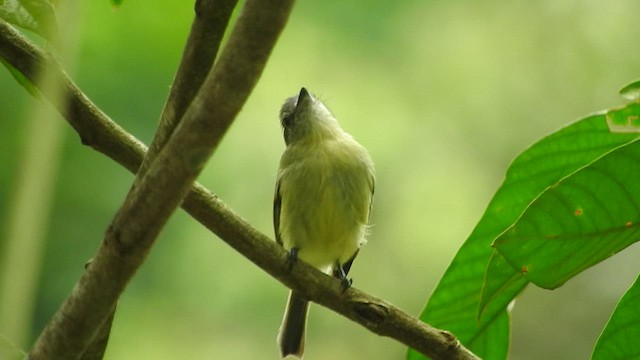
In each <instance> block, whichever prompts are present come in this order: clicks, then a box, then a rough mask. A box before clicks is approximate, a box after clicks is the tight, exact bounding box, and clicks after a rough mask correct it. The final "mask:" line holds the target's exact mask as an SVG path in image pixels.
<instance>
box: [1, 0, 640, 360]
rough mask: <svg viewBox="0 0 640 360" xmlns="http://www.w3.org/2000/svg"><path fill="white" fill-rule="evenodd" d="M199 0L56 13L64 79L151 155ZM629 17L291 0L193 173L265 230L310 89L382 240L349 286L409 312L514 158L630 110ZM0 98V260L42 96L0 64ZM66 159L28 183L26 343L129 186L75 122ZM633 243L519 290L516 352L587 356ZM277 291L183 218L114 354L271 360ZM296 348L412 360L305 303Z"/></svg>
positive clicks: (623, 278) (633, 60) (626, 6)
mask: <svg viewBox="0 0 640 360" xmlns="http://www.w3.org/2000/svg"><path fill="white" fill-rule="evenodd" d="M191 5H192V4H191V3H190V2H188V3H187V2H169V1H158V2H135V1H125V2H124V3H123V4H122V6H121V7H119V8H117V9H115V10H114V8H113V7H112V6H111V5H110V4H109V2H108V1H106V0H105V1H91V2H86V3H85V2H80V1H75V2H74V1H62V2H61V3H60V4H59V13H60V16H61V18H60V19H59V24H60V26H61V28H62V33H63V38H66V39H70V44H67V46H69V47H72V48H75V52H76V53H77V57H75V58H73V59H64V61H63V62H64V64H65V67H66V68H67V69H68V71H69V72H70V73H71V75H72V77H73V78H74V79H76V81H77V83H78V84H79V86H80V87H81V88H82V89H83V90H84V91H85V92H86V93H87V94H88V95H89V96H90V97H91V98H92V99H93V100H94V101H95V102H96V103H97V104H98V105H99V106H101V107H102V108H103V110H105V111H106V112H107V114H109V115H110V116H111V117H112V118H113V119H114V120H116V121H117V122H118V123H120V124H121V125H122V126H124V127H125V128H126V129H127V130H128V131H130V132H132V133H133V134H134V135H136V136H137V137H139V138H140V139H141V140H143V141H144V142H146V143H148V142H149V141H150V139H151V137H152V135H153V131H154V127H155V125H156V122H157V118H158V116H159V113H160V111H161V108H162V105H163V103H164V100H165V97H166V93H167V91H168V87H169V85H170V82H171V79H172V76H173V73H174V71H175V68H176V66H177V62H178V60H179V57H180V54H181V51H182V46H183V43H184V40H185V38H186V35H187V32H188V29H189V26H190V21H191V17H192V8H191ZM638 11H640V4H638V3H637V2H635V1H616V2H610V1H604V0H599V1H588V2H586V1H578V0H575V1H562V2H555V1H536V2H531V1H525V0H521V1H512V2H498V1H462V0H459V1H447V2H444V1H443V2H433V1H428V2H425V1H403V2H390V3H389V2H385V1H380V0H376V1H367V2H356V1H347V2H330V3H327V2H304V1H300V2H299V3H298V4H297V5H296V8H295V10H294V12H293V15H292V18H291V20H290V24H289V26H288V28H287V29H286V30H285V32H284V34H283V35H282V37H281V39H280V42H279V44H278V46H277V47H276V49H275V52H274V54H273V57H272V58H271V61H270V62H269V64H268V66H267V68H266V70H265V73H264V75H263V78H262V80H261V82H260V83H259V84H258V86H257V88H256V90H255V92H254V94H253V95H252V96H251V98H250V99H249V102H248V103H247V104H246V105H245V108H244V110H243V112H242V113H241V115H240V117H239V118H238V119H237V121H236V123H235V124H234V126H233V127H232V128H231V130H230V132H229V134H228V136H227V137H226V138H225V140H224V142H223V144H222V145H221V147H220V149H219V150H218V151H217V152H216V154H215V155H214V158H213V159H212V161H211V162H210V163H209V165H208V166H207V168H206V169H205V171H204V173H203V175H202V176H201V178H200V181H201V182H202V183H203V184H205V185H206V186H207V187H208V188H210V189H211V190H213V191H214V192H215V193H216V194H218V195H219V196H220V197H221V198H222V199H223V200H224V201H225V202H227V203H228V204H229V205H230V206H232V207H233V208H234V209H235V210H236V211H237V212H239V213H240V214H242V215H243V216H244V217H245V218H247V219H248V220H249V221H250V222H251V223H252V224H254V225H255V226H256V227H257V228H258V229H260V230H261V231H263V232H265V233H267V234H272V232H273V231H272V228H271V207H272V204H271V200H272V199H271V198H272V194H273V184H274V176H275V171H276V168H277V164H278V160H279V156H280V153H281V152H282V150H283V147H284V145H283V141H282V137H281V133H280V129H279V125H278V120H277V113H278V110H279V107H280V105H281V103H282V101H283V100H284V99H285V98H286V97H288V96H291V95H293V94H295V93H296V92H297V91H298V89H299V87H300V86H302V85H304V86H307V87H308V88H309V89H310V90H311V91H313V92H315V93H316V94H317V95H319V96H320V97H321V98H322V99H323V100H324V101H325V102H326V103H327V104H328V105H329V107H330V108H331V109H332V110H333V112H334V114H335V115H336V116H337V117H338V119H339V120H340V121H341V123H342V125H343V127H344V128H345V129H346V130H347V131H349V132H350V133H352V134H353V135H354V136H355V137H356V138H357V139H358V140H359V141H360V142H361V143H362V144H363V145H365V146H366V147H367V148H368V149H369V151H370V152H371V155H372V157H373V158H374V161H375V162H376V166H377V171H378V182H377V185H376V199H375V200H376V202H375V206H374V213H373V219H372V222H373V224H374V226H373V228H372V234H371V236H370V241H369V244H368V245H367V246H366V247H365V248H364V250H363V251H362V252H361V254H360V256H359V258H358V261H357V262H356V264H355V266H354V267H353V269H352V275H353V278H354V279H355V282H354V286H356V287H358V288H361V289H363V290H365V291H367V292H369V293H371V294H373V295H376V296H379V297H381V298H384V299H386V300H388V301H390V302H392V303H394V304H396V305H398V306H400V307H401V308H403V309H405V310H406V311H408V312H410V313H413V314H416V315H417V314H419V313H420V312H421V311H422V308H423V306H424V303H425V302H426V299H427V297H428V296H429V294H430V293H431V291H432V290H433V288H434V287H435V285H436V283H437V281H438V279H439V278H440V277H441V275H442V273H443V272H444V270H445V269H446V267H447V265H448V264H449V262H450V260H451V259H452V257H453V255H454V254H455V252H456V251H457V249H458V248H459V246H460V245H461V244H462V242H463V241H464V240H465V238H466V237H467V236H468V235H469V233H470V231H471V230H472V229H473V227H474V225H475V223H476V222H477V221H478V219H479V218H480V216H481V215H482V213H483V211H484V208H485V207H486V205H487V203H488V201H489V200H490V198H491V196H492V194H493V192H494V191H495V190H496V188H497V187H498V186H499V184H500V183H501V181H502V177H503V174H504V171H505V169H506V168H507V166H508V164H509V163H510V161H511V160H512V159H513V158H514V157H515V156H516V155H517V154H518V153H519V152H521V151H522V150H524V149H525V148H526V147H527V146H528V145H530V144H532V143H533V142H535V141H536V140H538V139H539V138H541V137H542V136H544V135H546V134H548V133H550V132H552V131H554V130H556V129H557V128H559V127H560V126H563V125H565V124H567V123H569V122H570V121H572V120H573V119H576V118H578V117H582V116H584V115H586V114H587V113H590V112H592V111H595V110H600V109H605V108H610V107H613V106H618V105H620V104H622V103H624V102H625V101H623V100H622V99H621V98H620V97H619V96H618V95H617V89H618V88H619V87H620V86H622V85H624V84H627V83H628V82H629V81H630V80H632V79H635V78H637V77H638V76H639V74H640V62H639V61H638V56H637V39H638V38H639V37H640V28H638V26H637V21H636V18H637V17H636V15H635V14H637V13H638ZM65 34H67V36H66V37H65V36H64V35H65ZM0 84H2V86H0V167H1V168H2V169H3V170H2V171H0V246H2V245H4V239H5V234H6V232H7V231H6V229H7V221H5V220H6V219H7V216H6V214H8V212H9V209H10V206H11V201H12V194H14V193H15V189H16V188H17V187H18V186H19V185H20V180H19V177H18V169H19V163H20V161H21V159H22V156H23V155H22V154H23V151H24V144H25V142H26V140H25V139H26V137H27V136H29V131H30V130H29V128H27V126H26V122H27V119H29V118H30V117H32V116H34V111H33V108H34V107H35V105H36V103H37V100H35V99H34V98H32V97H30V96H28V95H27V93H26V92H25V91H24V89H23V88H21V87H20V86H19V85H18V84H17V83H16V82H15V81H14V79H13V78H12V77H11V76H10V75H9V74H8V72H7V71H4V70H3V71H0ZM55 121H62V120H61V119H59V118H58V117H56V119H55ZM60 151H61V156H60V157H59V159H58V161H59V163H57V164H55V165H56V166H57V167H58V169H57V171H56V173H55V174H56V176H52V177H51V178H42V179H40V180H39V181H42V183H43V186H44V184H53V186H54V194H53V199H52V207H51V209H48V211H49V214H50V215H49V219H48V227H47V229H46V245H45V246H46V247H45V249H44V253H45V254H44V257H43V258H42V260H40V259H39V257H37V256H34V259H33V261H36V262H40V261H42V263H41V268H40V272H41V273H40V285H39V289H38V293H37V296H36V302H35V305H34V306H35V309H34V310H33V325H32V336H36V335H37V334H38V333H39V332H40V330H41V328H42V327H43V326H44V324H46V322H47V321H48V319H49V317H50V316H51V315H52V313H53V312H54V311H55V310H56V308H57V307H58V305H59V304H60V303H61V302H62V300H63V299H64V298H65V297H66V295H67V294H68V292H69V291H70V290H71V287H72V286H73V284H74V283H75V281H76V280H77V278H78V276H79V275H80V273H81V272H82V269H83V268H82V266H83V264H84V262H85V261H86V260H87V259H89V258H90V257H91V256H92V254H93V253H94V251H95V249H96V247H97V245H98V243H99V241H100V240H101V238H102V234H103V232H104V230H105V228H106V226H107V225H108V223H109V221H110V220H111V218H112V216H113V215H114V213H115V211H116V210H117V208H118V206H119V204H120V203H121V201H122V199H123V198H124V195H125V193H126V191H127V190H128V187H129V185H130V182H131V180H132V179H133V178H132V176H131V175H130V174H129V173H128V172H126V171H125V170H123V169H121V168H119V166H117V165H116V164H114V163H112V162H111V161H110V160H108V159H106V158H105V157H103V156H102V155H100V154H98V153H95V152H94V151H92V150H91V149H89V148H87V147H83V146H82V145H81V144H80V142H79V139H78V137H77V136H76V135H75V134H74V132H73V131H72V130H71V129H70V128H68V127H65V128H64V142H63V145H62V148H61V149H60ZM638 251H639V250H638V247H637V245H636V246H632V247H630V248H629V249H627V250H626V251H623V252H622V253H620V254H618V255H617V256H615V257H614V258H613V259H611V260H608V261H606V262H605V263H603V264H600V265H598V266H596V267H595V268H593V269H590V270H587V271H586V272H584V273H583V274H581V275H579V276H578V277H577V278H575V279H573V280H571V281H569V282H568V283H567V284H566V285H565V286H563V287H561V288H559V289H558V290H556V291H553V292H550V291H546V290H540V289H537V288H534V287H530V288H528V289H527V290H526V291H525V292H524V294H523V296H521V297H520V298H518V300H517V302H516V305H515V308H514V311H513V316H512V320H513V328H512V334H513V341H512V348H511V358H514V359H540V358H546V357H549V356H551V355H552V357H553V358H559V359H584V358H587V357H588V356H589V354H590V353H591V350H592V347H593V345H594V344H595V340H596V339H597V336H598V334H599V332H600V331H601V330H602V328H603V326H604V324H605V323H606V320H607V319H608V317H609V315H610V313H611V311H612V310H613V308H614V306H615V304H616V302H617V301H618V299H619V297H620V296H621V294H622V293H623V292H624V291H625V290H626V289H627V288H628V287H629V286H630V285H631V283H632V282H633V280H634V279H635V276H636V274H637V272H638V267H637V257H638ZM0 261H1V260H0ZM0 276H2V274H0ZM12 281H20V279H12ZM286 293H287V290H286V289H285V288H284V287H283V286H282V285H280V284H279V283H278V282H276V281H275V280H273V279H271V278H270V277H269V276H267V275H265V274H264V273H262V272H261V271H259V270H258V269H257V268H256V267H255V266H253V265H252V264H251V263H249V262H248V261H246V260H245V259H244V258H242V257H241V256H240V255H238V254H236V253H235V252H234V251H232V250H231V249H230V248H228V247H227V246H226V245H225V244H224V243H222V242H221V241H219V240H217V239H216V238H215V236H213V235H212V234H210V233H208V232H206V231H205V230H204V229H203V228H202V227H201V226H199V225H198V224H197V223H195V222H194V221H192V220H191V219H190V218H189V217H188V216H186V215H185V214H184V213H182V212H178V213H177V214H176V215H175V216H174V218H173V219H172V221H171V222H170V225H169V226H168V227H167V228H166V229H165V231H164V232H163V234H162V236H161V239H159V241H158V242H157V245H156V246H155V248H154V250H153V252H152V253H151V256H150V257H149V260H148V261H147V263H146V264H145V265H144V266H143V268H142V269H141V271H140V272H139V273H138V275H137V276H136V278H135V279H134V280H133V282H132V283H131V284H130V286H129V287H128V289H127V290H126V292H125V295H124V296H123V298H122V300H121V301H120V304H119V309H118V313H117V316H116V319H115V322H114V328H113V330H112V337H111V342H110V344H109V348H108V351H107V358H108V359H175V358H223V357H234V358H239V359H257V358H260V359H263V358H274V359H275V358H277V351H276V347H275V336H276V333H277V330H278V326H279V324H280V319H281V316H282V311H283V309H284V303H285V301H286ZM0 306H2V304H0ZM3 328H4V326H3V324H0V333H2V332H3ZM4 335H6V336H7V337H9V338H11V334H6V333H5V334H4ZM308 337H309V338H308V342H307V356H306V357H305V358H306V359H326V358H343V359H356V358H368V359H399V358H402V357H403V356H404V354H405V349H404V348H403V347H402V346H400V345H399V344H397V343H395V342H394V341H391V340H388V339H383V338H378V337H377V336H375V335H373V334H370V333H368V332H367V331H366V330H364V329H362V328H360V327H359V326H357V325H355V324H352V323H351V322H349V321H347V320H345V319H343V318H341V317H339V316H337V315H335V314H333V313H331V312H329V311H326V310H324V309H322V308H320V307H317V306H315V307H314V308H313V309H312V310H311V314H310V322H309V329H308ZM21 346H22V347H23V348H28V346H29V344H22V345H21ZM271 354H272V355H271Z"/></svg>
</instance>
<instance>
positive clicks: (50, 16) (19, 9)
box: [0, 0, 58, 40]
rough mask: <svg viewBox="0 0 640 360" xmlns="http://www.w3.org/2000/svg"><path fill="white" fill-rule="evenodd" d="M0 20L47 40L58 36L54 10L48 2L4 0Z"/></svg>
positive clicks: (0, 8)
mask: <svg viewBox="0 0 640 360" xmlns="http://www.w3.org/2000/svg"><path fill="white" fill-rule="evenodd" d="M0 18H2V19H4V20H5V21H7V22H8V23H10V24H13V25H16V26H19V27H21V28H23V29H27V30H30V31H33V32H35V33H36V34H38V35H40V36H42V37H43V38H45V39H48V40H53V39H54V38H55V37H57V36H58V35H57V34H58V26H57V20H56V13H55V8H54V7H53V5H52V4H51V3H50V2H49V1H48V0H4V2H2V3H0Z"/></svg>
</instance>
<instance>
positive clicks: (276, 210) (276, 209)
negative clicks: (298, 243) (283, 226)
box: [273, 178, 282, 245]
mask: <svg viewBox="0 0 640 360" xmlns="http://www.w3.org/2000/svg"><path fill="white" fill-rule="evenodd" d="M281 205H282V197H281V195H280V179H279V178H278V181H276V191H275V194H274V196H273V229H274V231H275V233H276V242H277V243H278V244H280V245H282V239H281V238H280V206H281Z"/></svg>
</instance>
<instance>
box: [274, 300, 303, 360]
mask: <svg viewBox="0 0 640 360" xmlns="http://www.w3.org/2000/svg"><path fill="white" fill-rule="evenodd" d="M308 311H309V302H308V301H307V300H305V299H303V298H302V297H300V296H299V295H298V294H296V293H295V292H293V291H291V292H290V293H289V301H288V302H287V307H286V309H285V311H284V317H283V319H282V325H281V326H280V333H279V334H278V345H280V354H281V356H282V358H283V359H284V358H286V357H287V356H289V355H291V356H295V357H296V358H299V359H302V354H303V353H304V333H305V328H306V323H307V312H308Z"/></svg>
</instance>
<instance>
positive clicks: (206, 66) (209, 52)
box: [134, 0, 238, 186]
mask: <svg viewBox="0 0 640 360" xmlns="http://www.w3.org/2000/svg"><path fill="white" fill-rule="evenodd" d="M237 3H238V0H197V1H196V4H195V18H194V20H193V24H192V25H191V32H190V33H189V38H188V39H187V43H186V45H185V48H184V51H183V53H182V60H181V61H180V66H179V67H178V71H177V73H176V76H175V78H174V79H173V85H172V86H171V90H170V92H169V97H168V99H167V102H166V103H165V106H164V109H163V111H162V115H161V116H160V123H159V125H158V129H157V130H156V133H155V135H154V137H153V141H151V145H149V151H147V154H146V156H145V158H144V161H143V162H142V165H141V166H140V169H139V170H138V173H137V176H136V180H135V184H136V185H137V183H138V182H139V181H140V180H142V177H143V176H144V174H146V172H147V169H148V168H149V165H151V162H152V161H153V160H154V159H155V157H156V156H157V155H158V153H159V152H160V150H161V149H162V148H163V147H164V145H165V144H166V143H167V140H169V137H170V136H171V134H173V131H174V130H175V128H176V127H177V126H178V124H179V122H180V120H181V119H182V116H183V115H184V113H185V111H186V110H187V107H188V106H189V104H190V103H191V101H192V100H193V98H194V97H195V96H196V94H197V92H198V90H199V89H200V87H201V86H202V83H203V82H204V80H205V78H206V76H207V74H208V73H209V70H210V69H211V66H212V65H213V61H214V60H215V58H216V55H217V54H218V49H219V48H220V43H221V42H222V37H223V35H224V30H225V29H226V28H227V25H228V24H229V18H230V17H231V13H232V12H233V9H234V8H235V6H236V4H237ZM134 186H135V185H134Z"/></svg>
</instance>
